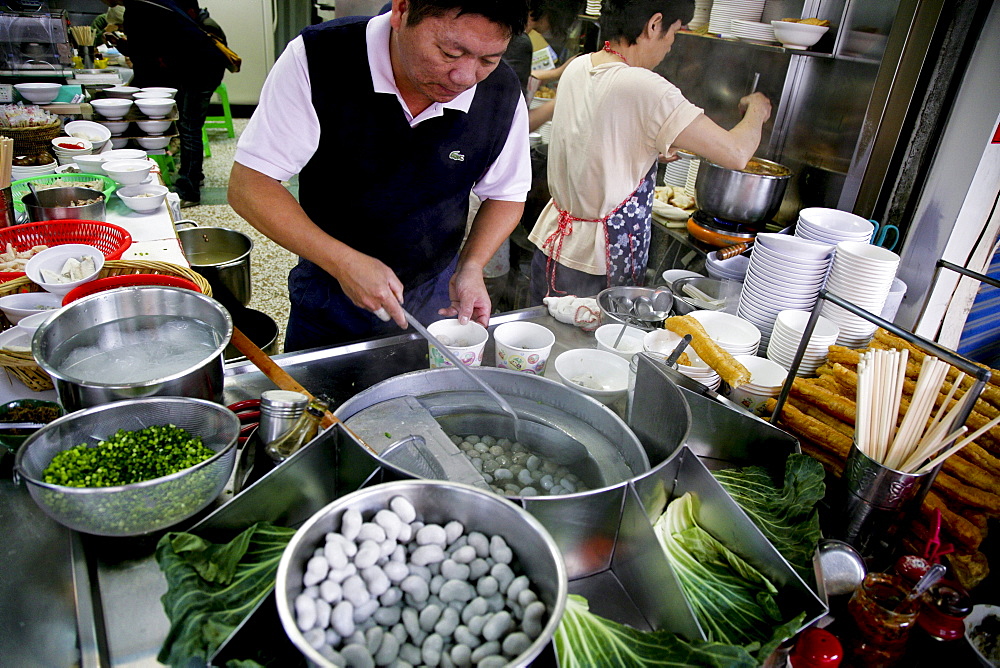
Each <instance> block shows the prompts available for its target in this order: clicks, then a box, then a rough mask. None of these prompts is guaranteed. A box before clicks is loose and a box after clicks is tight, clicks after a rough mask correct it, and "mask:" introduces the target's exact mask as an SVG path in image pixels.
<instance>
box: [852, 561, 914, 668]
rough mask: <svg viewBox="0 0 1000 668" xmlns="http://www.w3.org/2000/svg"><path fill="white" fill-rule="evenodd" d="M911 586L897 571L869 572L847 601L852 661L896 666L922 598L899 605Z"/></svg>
mask: <svg viewBox="0 0 1000 668" xmlns="http://www.w3.org/2000/svg"><path fill="white" fill-rule="evenodd" d="M910 589H911V587H909V586H907V584H906V583H905V582H904V580H903V579H902V578H900V577H899V576H898V575H890V574H888V573H869V574H868V575H866V576H865V579H864V581H862V583H861V585H860V586H859V587H858V588H857V589H856V590H855V591H854V595H853V596H851V600H850V601H849V602H848V603H847V610H848V612H849V613H850V616H851V621H852V622H853V624H852V628H851V629H850V632H849V634H848V635H846V636H845V637H844V644H845V648H846V649H847V653H848V656H849V659H850V663H851V664H852V665H859V666H866V667H867V668H880V667H881V666H893V665H896V663H897V662H898V661H899V660H900V659H901V658H902V657H903V655H904V654H905V653H906V643H907V641H908V640H909V637H910V630H911V629H912V628H913V626H914V625H915V624H916V621H917V615H918V613H919V611H920V604H919V602H916V601H915V602H913V603H912V604H910V605H907V606H906V607H905V608H902V609H897V607H898V606H900V604H901V603H902V602H903V601H904V600H905V599H906V596H907V594H908V593H909V590H910Z"/></svg>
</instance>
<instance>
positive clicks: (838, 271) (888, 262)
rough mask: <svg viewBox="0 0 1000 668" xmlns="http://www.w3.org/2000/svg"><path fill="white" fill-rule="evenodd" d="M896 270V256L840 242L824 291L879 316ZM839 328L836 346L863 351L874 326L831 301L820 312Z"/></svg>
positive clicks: (872, 248) (880, 249) (889, 252)
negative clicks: (861, 349)
mask: <svg viewBox="0 0 1000 668" xmlns="http://www.w3.org/2000/svg"><path fill="white" fill-rule="evenodd" d="M898 268H899V256H898V255H896V254H895V253H893V252H892V251H890V250H886V249H885V248H882V247H880V246H872V245H871V244H867V243H861V242H857V241H842V242H841V243H839V244H837V252H836V255H835V256H834V258H833V266H832V267H831V268H830V276H829V277H828V278H827V281H826V289H827V291H828V292H830V293H831V294H834V295H836V296H838V297H840V298H842V299H845V300H847V301H849V302H850V303H852V304H854V305H855V306H859V307H861V308H863V309H865V310H866V311H868V312H869V313H876V314H878V313H881V312H882V307H883V306H884V305H885V301H886V298H887V297H888V296H889V291H890V290H891V289H892V285H893V281H894V280H895V278H896V270H897V269H898ZM821 313H822V315H824V316H826V317H827V318H829V319H830V320H832V321H833V322H834V323H836V324H837V326H838V327H840V336H838V337H837V343H838V344H839V345H842V346H847V347H848V348H863V347H865V346H867V345H868V343H869V342H870V341H871V338H872V335H873V334H874V333H875V329H876V326H875V324H874V323H871V322H869V321H868V320H866V319H865V318H861V317H859V316H856V315H854V314H853V313H849V312H848V311H846V310H844V309H842V308H841V307H839V306H837V305H836V304H833V303H831V302H826V303H824V304H823V309H822V311H821Z"/></svg>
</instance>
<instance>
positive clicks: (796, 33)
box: [771, 21, 830, 51]
mask: <svg viewBox="0 0 1000 668" xmlns="http://www.w3.org/2000/svg"><path fill="white" fill-rule="evenodd" d="M771 27H773V28H774V36H775V38H777V40H778V41H779V42H781V43H782V45H783V46H784V47H785V48H786V49H797V50H799V51H804V50H805V49H808V48H809V47H810V46H812V45H813V44H815V43H816V42H818V41H819V39H820V37H822V36H823V35H825V34H826V31H827V30H829V29H830V28H829V26H813V25H809V24H808V23H791V22H789V21H771Z"/></svg>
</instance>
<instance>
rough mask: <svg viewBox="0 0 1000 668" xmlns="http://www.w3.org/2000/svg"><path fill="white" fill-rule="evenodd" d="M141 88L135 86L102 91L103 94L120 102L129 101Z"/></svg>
mask: <svg viewBox="0 0 1000 668" xmlns="http://www.w3.org/2000/svg"><path fill="white" fill-rule="evenodd" d="M140 90H142V89H141V88H136V87H135V86H111V87H110V88H105V89H104V91H103V92H104V94H105V95H107V96H108V97H113V98H116V99H120V100H131V99H132V96H133V95H135V94H136V93H138V92H139V91H140Z"/></svg>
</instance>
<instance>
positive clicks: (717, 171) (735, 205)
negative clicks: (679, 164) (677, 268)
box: [695, 158, 792, 223]
mask: <svg viewBox="0 0 1000 668" xmlns="http://www.w3.org/2000/svg"><path fill="white" fill-rule="evenodd" d="M755 163H756V164H758V165H760V169H758V170H757V173H754V172H750V171H741V170H737V169H727V168H725V167H722V166H720V165H716V164H714V163H712V162H709V161H708V160H705V159H702V161H701V168H700V169H699V170H698V179H697V181H696V182H695V199H697V201H698V207H699V208H700V209H701V210H702V211H704V212H706V213H708V214H711V215H713V216H715V217H716V218H722V219H723V220H727V221H731V222H735V223H759V222H765V221H769V220H771V219H772V218H773V217H774V215H775V214H776V213H778V209H780V208H781V200H782V198H783V197H784V196H785V188H787V187H788V181H789V179H791V178H792V171H791V170H790V169H788V168H787V167H785V166H783V165H779V164H778V163H776V162H771V161H770V160H761V159H759V158H754V159H753V160H752V161H751V165H753V164H755ZM749 167H750V166H748V168H749Z"/></svg>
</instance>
